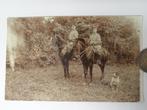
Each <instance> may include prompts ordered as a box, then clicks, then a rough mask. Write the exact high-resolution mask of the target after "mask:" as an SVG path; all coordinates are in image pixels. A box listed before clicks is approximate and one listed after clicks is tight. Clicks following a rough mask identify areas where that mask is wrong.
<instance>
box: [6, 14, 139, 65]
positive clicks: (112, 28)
mask: <svg viewBox="0 0 147 110" xmlns="http://www.w3.org/2000/svg"><path fill="white" fill-rule="evenodd" d="M56 22H58V23H60V24H61V25H62V26H63V28H64V30H65V32H66V36H65V37H67V35H68V33H69V31H70V27H71V25H73V24H74V25H76V26H78V23H79V22H84V24H86V25H88V26H89V27H92V26H96V27H97V31H98V33H100V35H101V37H102V42H103V47H105V48H106V49H107V50H108V51H109V52H110V55H111V56H110V57H111V61H112V62H122V61H123V62H129V63H131V62H132V61H134V60H135V59H136V57H137V55H138V52H139V37H140V36H139V32H138V31H139V30H138V29H139V27H137V26H135V25H134V24H135V22H133V20H132V19H130V18H129V17H125V16H97V17H96V16H78V17H75V16H73V17H68V16H64V17H62V16H56V17H30V18H9V19H8V26H9V24H12V25H11V28H12V29H13V31H15V32H16V33H17V37H23V39H24V43H25V48H22V49H21V50H22V51H23V52H22V53H20V56H22V57H23V58H24V56H25V58H26V59H29V60H27V61H28V62H29V61H40V59H42V58H45V62H48V61H49V58H50V56H51V55H52V51H51V50H50V45H49V41H50V38H51V36H53V35H54V34H53V28H54V27H55V23H56ZM8 37H9V36H8ZM46 60H48V61H46Z"/></svg>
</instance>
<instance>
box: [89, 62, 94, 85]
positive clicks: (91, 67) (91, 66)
mask: <svg viewBox="0 0 147 110" xmlns="http://www.w3.org/2000/svg"><path fill="white" fill-rule="evenodd" d="M92 70H93V64H90V69H89V72H90V83H91V82H92Z"/></svg>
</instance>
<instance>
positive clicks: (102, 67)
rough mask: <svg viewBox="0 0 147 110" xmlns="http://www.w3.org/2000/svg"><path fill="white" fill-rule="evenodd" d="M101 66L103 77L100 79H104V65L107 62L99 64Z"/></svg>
mask: <svg viewBox="0 0 147 110" xmlns="http://www.w3.org/2000/svg"><path fill="white" fill-rule="evenodd" d="M98 65H99V66H100V68H101V72H102V75H101V78H100V80H101V81H102V80H103V79H104V67H105V62H102V63H101V64H98Z"/></svg>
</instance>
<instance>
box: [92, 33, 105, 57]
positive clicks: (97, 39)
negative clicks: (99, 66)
mask: <svg viewBox="0 0 147 110" xmlns="http://www.w3.org/2000/svg"><path fill="white" fill-rule="evenodd" d="M90 45H91V46H92V47H93V51H94V52H95V53H97V54H99V55H101V54H102V47H101V45H102V41H101V36H100V34H98V33H92V34H91V35H90Z"/></svg>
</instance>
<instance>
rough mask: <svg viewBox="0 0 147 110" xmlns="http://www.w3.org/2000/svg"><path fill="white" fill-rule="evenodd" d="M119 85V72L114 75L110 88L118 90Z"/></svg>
mask: <svg viewBox="0 0 147 110" xmlns="http://www.w3.org/2000/svg"><path fill="white" fill-rule="evenodd" d="M119 83H120V78H119V75H118V73H117V72H116V73H113V76H112V78H111V81H110V87H111V88H112V89H115V90H118V88H119Z"/></svg>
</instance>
